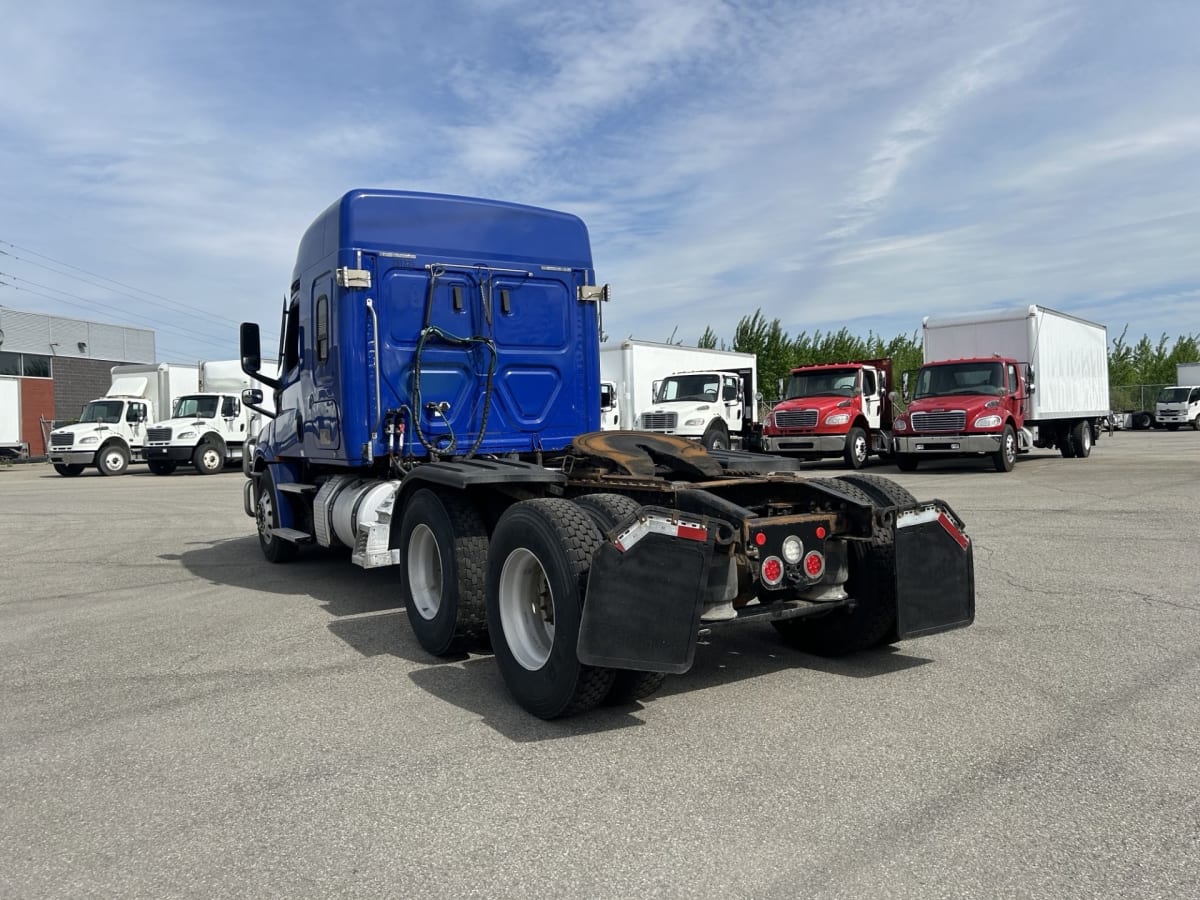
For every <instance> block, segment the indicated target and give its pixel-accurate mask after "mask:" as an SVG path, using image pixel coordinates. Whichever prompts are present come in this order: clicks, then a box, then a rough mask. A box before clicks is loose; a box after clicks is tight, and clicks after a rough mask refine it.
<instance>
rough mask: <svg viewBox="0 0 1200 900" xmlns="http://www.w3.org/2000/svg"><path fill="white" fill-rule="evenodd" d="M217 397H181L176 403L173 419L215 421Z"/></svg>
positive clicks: (172, 414)
mask: <svg viewBox="0 0 1200 900" xmlns="http://www.w3.org/2000/svg"><path fill="white" fill-rule="evenodd" d="M218 399H219V398H217V397H203V396H201V397H180V398H179V399H178V400H176V401H175V411H174V412H173V413H171V418H172V419H191V418H193V417H195V418H198V419H215V418H216V417H217V400H218Z"/></svg>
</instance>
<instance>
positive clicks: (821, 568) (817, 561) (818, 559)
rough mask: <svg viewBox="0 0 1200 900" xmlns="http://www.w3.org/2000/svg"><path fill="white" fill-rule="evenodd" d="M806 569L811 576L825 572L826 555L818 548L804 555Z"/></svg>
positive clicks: (814, 576)
mask: <svg viewBox="0 0 1200 900" xmlns="http://www.w3.org/2000/svg"><path fill="white" fill-rule="evenodd" d="M804 571H805V572H807V573H808V577H809V578H816V577H817V576H819V575H822V574H824V572H825V557H824V556H822V555H821V554H820V553H818V552H817V551H816V550H813V551H812V552H810V553H809V554H808V555H807V556H805V557H804Z"/></svg>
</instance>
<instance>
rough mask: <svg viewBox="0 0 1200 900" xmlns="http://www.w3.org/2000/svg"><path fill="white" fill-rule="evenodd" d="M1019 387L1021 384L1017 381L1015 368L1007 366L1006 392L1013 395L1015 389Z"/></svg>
mask: <svg viewBox="0 0 1200 900" xmlns="http://www.w3.org/2000/svg"><path fill="white" fill-rule="evenodd" d="M1020 386H1021V382H1020V381H1019V380H1018V379H1017V367H1016V366H1014V365H1013V364H1012V363H1009V364H1008V392H1009V393H1010V394H1015V393H1016V392H1017V388H1018V387H1020Z"/></svg>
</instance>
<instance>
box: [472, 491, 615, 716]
mask: <svg viewBox="0 0 1200 900" xmlns="http://www.w3.org/2000/svg"><path fill="white" fill-rule="evenodd" d="M602 540H603V538H602V537H601V536H600V530H599V529H598V528H597V527H596V524H595V522H594V521H593V520H592V518H591V517H590V516H589V515H588V514H587V513H585V512H584V511H583V510H582V509H580V508H579V507H578V506H576V505H575V504H574V503H571V502H570V501H569V500H560V499H557V498H552V499H538V500H525V501H522V502H520V503H516V504H514V505H513V506H511V507H509V508H508V510H506V511H505V513H504V515H502V516H501V517H500V521H499V522H498V523H497V524H496V529H495V531H494V532H493V534H492V543H491V547H490V549H489V551H488V567H487V621H488V632H489V634H490V636H491V639H492V649H493V650H494V651H495V654H496V663H497V665H498V666H499V667H500V674H501V676H502V677H503V678H504V682H505V684H506V685H507V686H508V689H509V691H510V693H511V694H512V695H513V698H514V699H515V700H516V701H517V703H518V704H520V705H521V706H522V707H523V708H524V709H526V710H527V711H529V712H531V713H533V715H535V716H538V717H539V718H542V719H554V718H557V717H559V716H568V715H573V714H575V713H580V712H585V711H586V710H589V709H592V708H593V707H595V706H596V705H597V704H599V703H600V702H601V701H602V700H604V698H605V697H606V696H607V695H608V693H609V691H611V690H612V686H613V681H614V678H615V673H614V672H613V670H612V669H607V668H599V667H596V666H585V665H583V664H582V663H580V662H579V658H578V656H577V655H576V652H575V647H576V644H577V642H578V640H579V624H580V619H581V616H582V613H583V596H584V590H585V588H586V585H587V575H588V570H589V568H590V567H591V561H592V554H593V553H594V552H595V550H596V548H597V547H598V546H599V545H600V543H601V541H602Z"/></svg>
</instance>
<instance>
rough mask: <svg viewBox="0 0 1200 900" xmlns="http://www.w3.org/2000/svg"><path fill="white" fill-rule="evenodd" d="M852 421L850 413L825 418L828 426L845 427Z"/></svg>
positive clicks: (835, 414)
mask: <svg viewBox="0 0 1200 900" xmlns="http://www.w3.org/2000/svg"><path fill="white" fill-rule="evenodd" d="M849 421H850V413H834V414H833V415H832V416H826V417H825V424H826V425H845V424H846V423H847V422H849Z"/></svg>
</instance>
